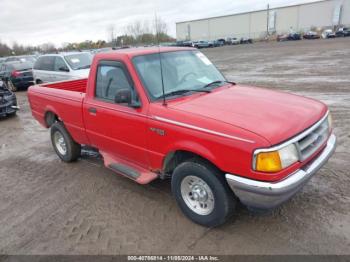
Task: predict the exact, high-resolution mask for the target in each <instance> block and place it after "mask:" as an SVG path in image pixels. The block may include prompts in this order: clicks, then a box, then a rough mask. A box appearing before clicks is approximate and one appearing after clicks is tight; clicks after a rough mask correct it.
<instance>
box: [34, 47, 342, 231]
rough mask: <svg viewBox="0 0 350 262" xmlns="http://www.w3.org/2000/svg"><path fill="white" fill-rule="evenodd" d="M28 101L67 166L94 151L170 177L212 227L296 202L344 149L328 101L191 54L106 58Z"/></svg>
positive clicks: (137, 170)
mask: <svg viewBox="0 0 350 262" xmlns="http://www.w3.org/2000/svg"><path fill="white" fill-rule="evenodd" d="M28 97H29V101H30V106H31V109H32V113H33V116H34V117H35V118H36V119H37V120H38V121H39V122H40V123H41V124H42V125H43V126H45V127H47V128H51V140H52V145H53V148H54V149H55V151H56V153H57V155H58V156H59V157H60V158H61V159H62V160H63V161H65V162H71V161H74V160H77V159H78V158H79V155H80V151H81V145H88V146H92V147H94V148H96V149H98V150H99V152H100V154H101V155H102V156H103V159H104V163H105V166H106V167H108V168H110V169H112V170H113V171H115V172H116V173H119V174H121V175H124V176H126V177H128V178H130V179H132V180H134V181H135V182H137V183H139V184H147V183H149V182H151V181H152V180H154V179H158V178H160V179H166V178H170V179H171V188H172V192H173V195H174V197H175V199H176V201H177V203H178V205H179V207H180V208H181V210H182V211H183V212H184V213H185V215H187V216H188V217H189V218H190V219H192V220H193V221H194V222H196V223H199V224H201V225H205V226H209V227H212V226H217V225H220V224H222V223H224V222H225V221H227V219H228V218H229V217H230V216H231V215H233V214H234V212H235V207H236V203H237V202H238V201H240V202H241V203H243V204H244V205H246V206H248V207H250V208H258V209H271V208H274V207H277V206H278V205H280V204H282V203H283V202H285V201H287V200H288V199H289V198H291V197H292V196H293V195H294V194H295V193H296V192H297V191H299V190H300V189H301V187H302V186H303V185H304V184H305V183H306V182H307V181H308V180H309V179H310V178H311V177H312V176H313V175H314V174H315V173H316V172H317V171H318V170H319V169H320V168H321V167H322V166H323V165H324V164H325V163H326V162H327V160H328V158H329V157H330V156H331V155H332V153H333V152H334V150H335V146H336V137H335V135H334V134H333V131H332V124H331V117H330V114H329V111H328V109H327V106H326V105H324V104H323V103H321V102H319V101H316V100H312V99H308V98H305V97H300V96H296V95H292V94H288V93H283V92H277V91H272V90H266V89H261V88H256V87H249V86H243V85H236V84H235V83H232V82H228V81H227V80H226V79H225V77H224V76H223V75H222V74H221V73H220V72H219V71H218V69H216V67H215V66H214V65H213V64H212V63H211V62H210V60H209V59H208V58H207V57H206V56H204V55H203V54H202V53H201V52H199V51H198V50H195V49H192V48H173V47H167V48H165V47H164V48H156V47H155V48H145V49H141V48H136V49H124V50H119V51H114V52H110V53H104V54H98V55H96V56H95V58H94V60H93V63H92V66H91V71H90V75H89V78H88V79H81V80H74V81H67V82H57V83H51V84H41V85H35V86H32V87H30V88H29V92H28Z"/></svg>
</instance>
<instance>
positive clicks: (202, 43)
mask: <svg viewBox="0 0 350 262" xmlns="http://www.w3.org/2000/svg"><path fill="white" fill-rule="evenodd" d="M193 47H195V48H198V49H201V48H208V47H210V43H209V42H208V41H204V40H201V41H196V42H193Z"/></svg>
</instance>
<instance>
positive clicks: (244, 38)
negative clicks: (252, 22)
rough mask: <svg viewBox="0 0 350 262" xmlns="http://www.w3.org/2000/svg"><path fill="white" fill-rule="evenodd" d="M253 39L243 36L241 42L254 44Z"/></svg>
mask: <svg viewBox="0 0 350 262" xmlns="http://www.w3.org/2000/svg"><path fill="white" fill-rule="evenodd" d="M252 43H253V39H251V38H248V37H242V38H241V40H240V44H252Z"/></svg>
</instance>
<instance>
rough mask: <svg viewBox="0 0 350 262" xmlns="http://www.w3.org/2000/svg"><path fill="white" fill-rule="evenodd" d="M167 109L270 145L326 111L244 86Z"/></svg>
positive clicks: (310, 102)
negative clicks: (241, 131)
mask: <svg viewBox="0 0 350 262" xmlns="http://www.w3.org/2000/svg"><path fill="white" fill-rule="evenodd" d="M168 106H169V107H170V108H173V109H174V110H181V111H185V112H186V113H190V114H195V115H200V116H202V117H207V118H211V119H214V120H216V121H221V122H225V123H227V124H230V125H233V126H236V127H239V128H242V129H245V130H248V131H250V132H253V133H255V134H257V135H259V136H262V137H264V138H265V139H267V140H268V141H269V142H270V143H271V145H275V144H279V143H281V142H283V141H285V140H288V139H289V138H291V137H293V136H295V135H297V134H298V133H300V132H302V131H303V130H305V129H307V128H308V127H310V126H311V125H313V124H314V123H316V122H317V121H318V120H320V119H321V118H322V117H323V116H324V115H325V113H326V112H327V107H326V105H324V104H323V103H321V102H319V101H316V100H313V99H309V98H305V97H302V96H297V95H293V94H288V93H284V92H279V91H272V90H268V89H262V88H256V87H247V86H233V87H230V88H225V87H223V88H222V89H220V90H215V91H213V92H212V93H209V94H202V95H199V96H196V97H189V99H185V100H182V101H179V102H175V101H174V103H169V104H168ZM223 131H224V130H223Z"/></svg>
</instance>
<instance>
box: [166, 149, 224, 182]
mask: <svg viewBox="0 0 350 262" xmlns="http://www.w3.org/2000/svg"><path fill="white" fill-rule="evenodd" d="M194 158H196V159H199V160H200V161H203V162H206V163H207V164H209V165H211V166H213V167H214V168H216V169H217V170H219V171H220V172H222V170H221V169H220V168H219V167H218V165H217V164H216V159H215V157H214V155H212V154H211V152H210V151H208V150H204V151H200V152H198V151H196V150H191V149H189V148H177V149H173V150H171V151H169V152H168V153H167V154H166V156H165V157H164V159H163V163H162V171H163V173H164V174H166V175H170V176H171V175H172V173H173V171H174V169H175V168H176V167H177V166H178V165H179V164H181V163H183V162H185V161H187V160H190V159H194Z"/></svg>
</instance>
